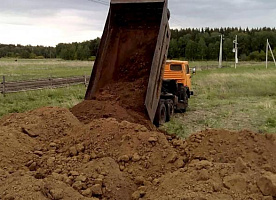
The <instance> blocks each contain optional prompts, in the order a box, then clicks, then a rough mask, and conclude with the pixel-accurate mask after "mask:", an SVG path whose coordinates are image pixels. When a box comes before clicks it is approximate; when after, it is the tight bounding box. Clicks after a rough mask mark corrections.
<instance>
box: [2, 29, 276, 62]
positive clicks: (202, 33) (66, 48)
mask: <svg viewBox="0 0 276 200" xmlns="http://www.w3.org/2000/svg"><path fill="white" fill-rule="evenodd" d="M221 35H223V60H226V61H228V60H233V59H234V53H233V40H234V39H235V37H236V35H237V36H238V52H239V54H238V55H239V59H240V60H242V61H248V60H256V61H264V60H265V57H266V55H265V51H266V40H267V39H269V43H270V45H271V47H272V49H273V51H274V55H276V29H275V28H266V27H264V28H253V29H249V28H246V29H242V28H214V29H213V28H202V29H194V28H193V29H191V28H187V29H172V30H171V42H170V48H169V52H168V57H169V58H170V59H172V58H175V59H187V60H217V59H218V54H219V48H220V36H221ZM99 44H100V38H96V39H94V40H89V41H84V42H73V43H60V44H58V45H56V47H44V46H30V45H27V46H23V45H19V44H18V45H12V44H10V45H5V44H0V58H1V57H14V58H61V59H65V60H94V59H95V57H96V55H97V51H98V48H99Z"/></svg>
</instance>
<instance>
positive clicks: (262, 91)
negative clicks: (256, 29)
mask: <svg viewBox="0 0 276 200" xmlns="http://www.w3.org/2000/svg"><path fill="white" fill-rule="evenodd" d="M92 65H93V63H92V62H86V61H63V60H56V59H52V60H18V61H17V62H15V61H14V60H10V59H0V75H8V80H9V79H10V80H27V79H35V78H47V77H48V76H52V77H66V76H78V75H84V74H86V75H89V74H90V73H91V70H92ZM217 65H218V63H217V62H216V61H208V62H190V67H196V68H197V73H196V75H193V77H192V81H193V90H194V93H195V95H194V96H192V98H191V99H190V101H189V108H188V110H187V112H185V113H178V114H176V115H175V117H174V118H173V119H172V120H171V122H169V123H167V124H165V125H164V126H163V127H162V128H163V129H165V130H167V131H168V132H169V133H177V134H178V135H179V136H181V137H187V136H188V135H189V134H191V133H194V132H198V131H201V130H205V129H210V128H215V129H228V130H244V129H247V130H252V131H254V132H258V133H267V132H268V133H276V67H275V66H274V64H273V63H270V64H269V68H268V69H265V63H260V62H242V63H240V64H239V65H238V67H237V69H235V68H234V65H233V63H231V62H227V63H226V62H224V63H223V66H224V67H223V68H221V69H218V68H216V67H215V66H217ZM206 66H210V67H209V68H208V70H201V69H206ZM85 90H86V88H85V86H84V85H78V86H70V87H65V88H59V89H45V90H38V91H29V92H19V93H13V94H7V95H6V97H3V96H2V95H0V116H3V115H6V114H8V113H17V112H24V111H27V110H31V109H35V108H39V107H42V106H60V107H66V108H70V107H72V106H74V105H76V104H77V103H79V102H80V101H82V100H83V98H84V94H85Z"/></svg>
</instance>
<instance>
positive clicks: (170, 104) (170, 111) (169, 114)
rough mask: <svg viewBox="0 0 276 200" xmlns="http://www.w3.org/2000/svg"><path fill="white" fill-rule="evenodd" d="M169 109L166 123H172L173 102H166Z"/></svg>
mask: <svg viewBox="0 0 276 200" xmlns="http://www.w3.org/2000/svg"><path fill="white" fill-rule="evenodd" d="M165 104H166V108H167V118H166V121H167V122H168V121H170V120H171V117H172V116H173V115H174V105H173V101H172V100H170V99H169V100H166V102H165Z"/></svg>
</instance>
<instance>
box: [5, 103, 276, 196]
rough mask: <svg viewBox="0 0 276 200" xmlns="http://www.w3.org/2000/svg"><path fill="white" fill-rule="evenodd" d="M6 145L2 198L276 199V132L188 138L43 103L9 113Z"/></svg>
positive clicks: (213, 133)
mask: <svg viewBox="0 0 276 200" xmlns="http://www.w3.org/2000/svg"><path fill="white" fill-rule="evenodd" d="M126 114H127V113H126ZM95 118H101V116H98V117H95ZM0 144H1V145H0V156H1V161H0V199H84V200H85V199H92V200H99V199H111V200H112V199H114V200H115V199H134V200H135V199H137V200H138V199H140V200H141V199H149V200H150V199H182V200H184V199H186V200H189V199H191V200H192V199H205V200H216V199H226V200H227V199H233V200H234V199H238V200H239V199H255V200H259V199H272V200H273V198H274V199H275V198H276V147H275V145H276V137H275V135H259V134H255V133H251V132H249V131H242V132H229V131H224V130H208V131H204V132H200V133H197V134H194V135H192V136H190V137H189V138H188V139H187V140H181V139H179V138H177V137H175V136H170V135H165V134H163V133H161V132H158V131H152V130H149V129H148V128H147V127H146V126H144V125H141V124H137V123H131V122H128V121H125V120H123V118H122V119H121V120H117V119H115V118H106V119H95V120H92V121H91V122H90V123H88V121H87V123H86V124H84V123H81V122H79V121H78V119H77V118H76V117H75V116H74V115H73V114H72V113H71V112H70V111H69V110H67V109H61V108H41V109H37V110H34V111H31V112H27V113H23V114H12V115H10V116H7V117H4V118H2V119H1V120H0ZM2 144H3V145H2Z"/></svg>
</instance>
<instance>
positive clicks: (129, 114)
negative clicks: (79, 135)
mask: <svg viewBox="0 0 276 200" xmlns="http://www.w3.org/2000/svg"><path fill="white" fill-rule="evenodd" d="M147 81H148V80H147V79H146V78H140V79H138V80H136V81H134V82H118V83H114V84H109V85H107V86H106V87H104V88H103V89H101V90H100V92H99V94H98V95H97V97H96V99H95V100H86V101H83V102H81V103H80V104H78V105H76V106H74V107H73V108H72V109H71V112H72V113H73V114H74V115H75V116H76V117H77V118H78V119H79V120H80V121H81V122H84V123H86V124H87V123H89V122H91V121H92V120H94V119H100V118H110V117H112V118H116V119H117V120H118V121H123V120H127V121H129V122H133V123H140V124H143V125H145V126H146V127H147V128H150V129H154V126H153V125H152V124H151V122H150V121H149V120H148V117H147V115H146V114H145V113H146V111H145V106H144V99H145V96H146V89H145V88H146V84H147Z"/></svg>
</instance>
